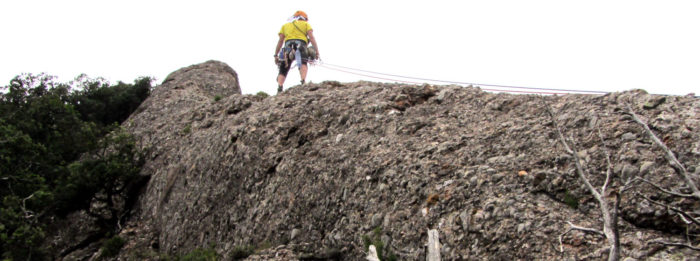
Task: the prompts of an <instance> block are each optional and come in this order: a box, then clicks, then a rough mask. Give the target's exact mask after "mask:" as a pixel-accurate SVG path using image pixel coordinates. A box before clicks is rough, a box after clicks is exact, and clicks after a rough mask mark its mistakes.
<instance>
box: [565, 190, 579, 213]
mask: <svg viewBox="0 0 700 261" xmlns="http://www.w3.org/2000/svg"><path fill="white" fill-rule="evenodd" d="M564 203H565V204H566V205H568V206H569V207H571V208H574V209H576V208H578V197H576V196H575V195H573V194H571V193H570V192H569V191H567V192H566V194H564Z"/></svg>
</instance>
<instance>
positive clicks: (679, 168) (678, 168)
mask: <svg viewBox="0 0 700 261" xmlns="http://www.w3.org/2000/svg"><path fill="white" fill-rule="evenodd" d="M627 113H629V114H630V115H631V116H632V119H633V120H634V121H635V122H636V123H637V124H639V125H640V126H642V128H643V129H644V132H645V133H646V134H647V135H648V136H649V138H651V140H652V141H654V143H655V144H656V145H657V146H659V147H660V148H661V149H662V150H663V151H664V156H665V158H666V160H667V161H668V163H669V164H670V165H671V167H672V168H673V170H675V172H676V174H678V176H680V178H681V179H683V180H684V181H685V183H686V185H687V186H688V187H690V189H691V190H692V191H693V193H692V195H693V197H694V198H695V199H698V200H700V189H698V186H697V185H696V184H695V181H694V180H693V177H691V175H690V173H688V171H687V170H686V169H685V167H683V164H681V163H680V161H678V158H676V155H674V154H673V152H672V151H671V150H670V149H669V148H668V147H667V146H666V144H664V142H663V141H661V140H660V139H659V137H657V136H656V134H654V132H652V131H651V129H650V128H649V125H647V124H646V122H644V121H643V120H642V119H640V118H639V116H637V114H636V113H634V110H632V107H631V106H629V105H627Z"/></svg>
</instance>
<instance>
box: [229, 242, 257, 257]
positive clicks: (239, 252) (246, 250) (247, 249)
mask: <svg viewBox="0 0 700 261" xmlns="http://www.w3.org/2000/svg"><path fill="white" fill-rule="evenodd" d="M253 252H255V248H254V247H253V246H249V245H247V246H236V247H234V248H233V251H232V252H231V258H232V259H234V260H239V259H244V258H246V257H249V256H250V255H252V254H253Z"/></svg>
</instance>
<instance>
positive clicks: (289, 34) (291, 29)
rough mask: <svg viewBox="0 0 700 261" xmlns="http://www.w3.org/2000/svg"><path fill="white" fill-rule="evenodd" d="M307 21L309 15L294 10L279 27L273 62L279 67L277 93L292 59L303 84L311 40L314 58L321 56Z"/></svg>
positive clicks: (280, 90)
mask: <svg viewBox="0 0 700 261" xmlns="http://www.w3.org/2000/svg"><path fill="white" fill-rule="evenodd" d="M308 21H309V17H308V16H307V15H306V13H304V12H303V11H296V12H295V13H294V15H293V16H292V17H291V18H290V19H289V22H287V23H286V24H284V25H283V26H282V29H280V32H279V41H277V48H276V49H275V63H276V64H277V66H278V67H279V74H278V75H277V93H280V92H282V86H283V85H284V80H285V79H286V78H287V73H288V72H289V69H290V68H291V66H292V62H293V61H296V64H297V66H299V73H300V74H301V85H304V83H305V80H306V73H307V71H308V66H307V62H308V61H309V52H308V50H307V49H308V48H307V45H308V44H309V42H311V44H312V45H313V48H314V49H315V51H316V59H320V57H321V55H320V54H319V53H318V44H316V38H314V34H313V29H312V28H311V25H310V24H309V22H308ZM282 45H284V48H282ZM290 56H291V57H290Z"/></svg>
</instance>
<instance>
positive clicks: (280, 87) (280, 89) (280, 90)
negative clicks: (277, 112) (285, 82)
mask: <svg viewBox="0 0 700 261" xmlns="http://www.w3.org/2000/svg"><path fill="white" fill-rule="evenodd" d="M280 92H282V85H279V86H277V93H280Z"/></svg>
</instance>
